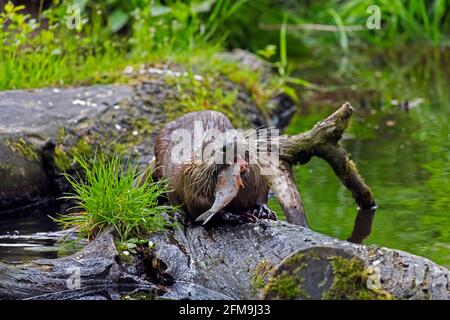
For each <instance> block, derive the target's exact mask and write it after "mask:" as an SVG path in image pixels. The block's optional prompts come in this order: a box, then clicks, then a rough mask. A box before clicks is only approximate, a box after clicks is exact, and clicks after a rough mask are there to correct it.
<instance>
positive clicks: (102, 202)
mask: <svg viewBox="0 0 450 320" xmlns="http://www.w3.org/2000/svg"><path fill="white" fill-rule="evenodd" d="M73 157H74V159H75V161H76V162H77V163H78V164H79V166H80V168H81V170H82V173H83V174H82V175H83V176H84V178H81V176H80V175H78V176H77V177H74V176H70V175H68V174H64V176H65V177H66V179H67V180H68V181H69V183H70V184H71V186H72V188H73V192H72V193H70V194H67V195H66V196H65V197H64V199H67V200H72V201H74V202H75V206H74V207H73V208H72V210H71V211H74V210H76V212H71V213H67V214H64V215H60V217H58V218H56V219H55V220H56V221H57V222H58V223H60V224H61V225H62V227H63V228H64V229H67V228H73V227H75V228H76V229H77V231H78V232H79V233H80V235H81V236H84V237H87V238H88V239H92V238H93V237H95V236H96V235H97V234H99V233H100V232H101V231H103V230H106V229H109V228H112V229H113V230H114V231H115V232H116V233H117V236H118V239H119V240H120V241H125V240H127V239H129V238H131V237H141V236H145V235H147V234H149V233H152V232H157V231H165V230H167V229H168V228H170V227H172V226H174V225H175V222H174V221H173V220H171V219H170V218H168V217H167V215H166V213H170V212H173V211H174V210H176V208H175V207H172V206H162V205H158V198H159V197H160V196H162V195H164V194H165V193H166V192H167V191H168V189H167V181H164V180H161V181H153V180H152V178H151V177H150V175H146V176H147V177H146V178H145V180H144V181H142V180H141V182H140V183H137V181H139V180H140V178H141V172H139V170H138V165H137V164H132V162H131V160H129V159H126V157H125V155H124V154H123V153H119V152H117V151H115V152H114V153H113V154H112V155H111V156H109V157H108V156H107V155H105V153H102V152H95V154H94V156H93V157H92V158H87V157H85V156H82V155H80V154H74V155H73Z"/></svg>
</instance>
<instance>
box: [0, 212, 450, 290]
mask: <svg viewBox="0 0 450 320" xmlns="http://www.w3.org/2000/svg"><path fill="white" fill-rule="evenodd" d="M149 241H151V242H152V243H153V244H154V247H155V249H152V250H153V251H152V253H151V254H150V255H147V256H144V257H143V256H139V255H138V256H136V257H135V260H134V261H135V262H134V264H131V265H129V264H127V263H125V262H124V261H121V260H120V258H119V255H118V252H117V250H116V249H115V247H114V242H113V241H112V237H111V235H110V234H109V233H106V234H103V235H102V236H100V237H99V238H97V239H96V240H94V241H93V242H92V243H91V244H90V245H88V247H86V249H85V250H83V251H81V252H79V253H77V254H75V255H73V256H70V257H65V258H60V259H53V260H39V261H34V262H29V263H26V264H23V265H9V264H0V299H5V298H9V299H18V298H32V299H119V298H120V297H123V296H124V294H125V293H127V292H130V291H134V292H136V290H141V291H146V292H151V293H152V294H153V297H158V296H160V297H163V298H175V299H180V298H188V299H450V271H449V270H447V269H445V268H444V267H441V266H438V265H436V264H435V263H433V262H431V261H430V260H428V259H425V258H422V257H418V256H414V255H412V254H409V253H406V252H402V251H397V250H393V249H387V248H378V247H372V246H365V245H358V244H353V243H350V242H347V241H342V240H338V239H334V238H331V237H328V236H325V235H322V234H319V233H316V232H314V231H311V230H309V229H307V228H304V227H301V226H298V225H294V224H290V223H286V222H282V221H263V220H260V221H258V222H257V223H251V224H244V225H239V226H229V225H226V226H220V227H216V228H211V229H205V228H204V227H201V226H197V227H186V228H179V229H176V230H174V231H172V232H167V233H164V234H155V235H153V236H151V237H150V238H149ZM73 267H78V268H80V276H81V281H80V288H79V289H73V290H68V289H67V280H68V278H69V276H70V274H68V272H67V270H68V269H69V268H73ZM155 275H158V276H155ZM161 279H164V280H163V281H161Z"/></svg>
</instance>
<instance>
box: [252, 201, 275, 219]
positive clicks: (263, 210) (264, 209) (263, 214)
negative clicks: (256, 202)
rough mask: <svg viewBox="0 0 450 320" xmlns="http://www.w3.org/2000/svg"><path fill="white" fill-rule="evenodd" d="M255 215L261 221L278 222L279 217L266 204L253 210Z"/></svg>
mask: <svg viewBox="0 0 450 320" xmlns="http://www.w3.org/2000/svg"><path fill="white" fill-rule="evenodd" d="M253 215H254V216H255V217H257V218H259V219H270V220H277V215H276V214H275V212H274V211H272V210H270V209H269V207H268V206H267V205H265V204H263V205H261V206H260V207H259V208H256V209H255V210H253Z"/></svg>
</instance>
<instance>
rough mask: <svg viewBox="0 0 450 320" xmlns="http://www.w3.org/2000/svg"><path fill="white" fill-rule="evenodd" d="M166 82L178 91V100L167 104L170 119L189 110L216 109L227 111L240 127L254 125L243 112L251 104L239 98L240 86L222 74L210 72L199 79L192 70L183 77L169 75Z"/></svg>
mask: <svg viewBox="0 0 450 320" xmlns="http://www.w3.org/2000/svg"><path fill="white" fill-rule="evenodd" d="M165 81H166V83H167V84H168V85H170V86H172V87H174V89H175V91H176V98H175V99H174V101H172V102H171V103H166V105H165V108H166V115H167V120H168V121H170V120H173V119H175V118H176V117H179V116H181V115H184V114H186V113H189V112H194V111H202V110H216V111H220V112H222V113H223V114H225V115H226V116H227V117H228V118H229V119H230V121H231V122H232V123H233V125H235V126H236V127H247V126H249V125H250V122H249V120H248V119H247V118H246V117H245V112H243V111H244V108H245V107H247V106H246V105H245V104H244V103H243V102H242V101H239V99H238V97H239V86H238V85H236V84H234V83H232V82H231V81H229V80H227V79H225V78H223V77H221V76H220V75H218V74H213V73H212V72H210V73H206V74H202V79H201V80H199V79H198V78H196V77H195V75H193V74H190V73H188V74H187V75H186V76H182V77H166V80H165ZM241 111H242V112H241Z"/></svg>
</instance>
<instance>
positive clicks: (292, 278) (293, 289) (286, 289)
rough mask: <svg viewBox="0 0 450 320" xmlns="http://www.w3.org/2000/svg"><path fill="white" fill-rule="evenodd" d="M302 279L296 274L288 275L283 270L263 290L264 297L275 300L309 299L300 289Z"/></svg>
mask: <svg viewBox="0 0 450 320" xmlns="http://www.w3.org/2000/svg"><path fill="white" fill-rule="evenodd" d="M303 282H304V279H303V278H302V277H301V276H300V275H299V274H298V273H297V272H294V273H293V274H289V272H288V271H286V270H284V271H282V272H281V273H280V274H279V275H277V276H274V277H272V278H271V279H270V280H269V282H268V283H267V285H266V287H265V288H264V291H265V295H266V297H268V298H270V299H275V300H292V299H309V298H310V296H309V295H308V293H307V292H306V291H305V290H303V289H302V287H303Z"/></svg>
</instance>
